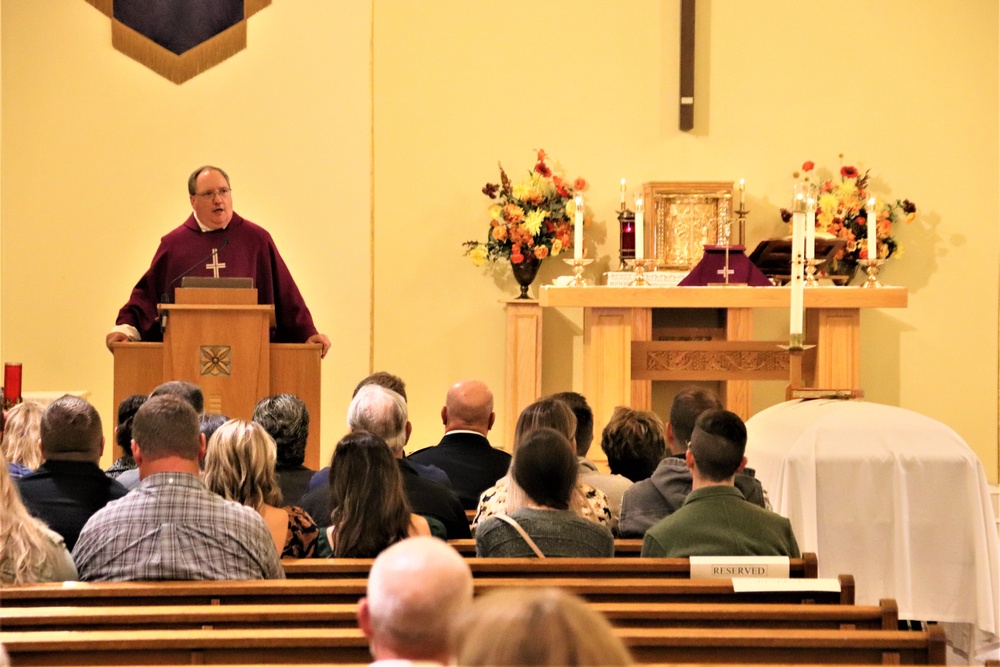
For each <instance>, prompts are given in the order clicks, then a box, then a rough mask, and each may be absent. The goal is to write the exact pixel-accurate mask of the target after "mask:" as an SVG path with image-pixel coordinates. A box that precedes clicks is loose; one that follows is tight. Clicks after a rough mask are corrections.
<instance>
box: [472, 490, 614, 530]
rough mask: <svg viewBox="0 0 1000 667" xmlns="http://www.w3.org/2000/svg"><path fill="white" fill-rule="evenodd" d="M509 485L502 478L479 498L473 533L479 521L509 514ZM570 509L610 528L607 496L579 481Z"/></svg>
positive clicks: (609, 508) (609, 506)
mask: <svg viewBox="0 0 1000 667" xmlns="http://www.w3.org/2000/svg"><path fill="white" fill-rule="evenodd" d="M509 484H510V479H509V477H503V478H501V479H499V480H497V483H496V484H495V485H494V486H491V487H490V488H488V489H486V490H485V491H483V493H482V495H481V496H479V509H478V510H477V511H476V518H475V519H473V520H472V526H471V527H472V532H473V533H475V532H476V528H477V527H478V526H479V522H480V521H483V520H485V519H488V518H489V517H491V516H494V515H496V514H508V513H509V512H508V509H507V492H508V488H509V486H508V485H509ZM570 509H572V510H573V511H574V512H576V513H577V514H579V515H580V516H582V517H583V518H584V519H589V520H590V521H593V522H594V523H599V524H601V525H604V526H607V527H608V528H610V527H611V521H612V520H611V505H610V503H608V496H607V495H606V494H605V493H604V492H603V491H601V490H599V489H595V488H594V487H592V486H590V485H589V484H584V483H583V482H579V481H578V482H577V483H576V490H575V491H574V492H573V498H572V499H571V500H570Z"/></svg>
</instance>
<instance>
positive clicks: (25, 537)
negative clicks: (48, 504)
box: [0, 404, 77, 585]
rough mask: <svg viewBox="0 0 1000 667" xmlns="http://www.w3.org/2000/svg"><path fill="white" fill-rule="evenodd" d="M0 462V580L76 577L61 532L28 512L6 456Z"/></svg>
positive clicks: (7, 581) (9, 581)
mask: <svg viewBox="0 0 1000 667" xmlns="http://www.w3.org/2000/svg"><path fill="white" fill-rule="evenodd" d="M22 405H23V404H22ZM0 462H2V463H3V464H4V465H0V544H2V545H3V548H2V549H0V584H4V585H7V584H30V583H36V582H44V581H76V579H77V573H76V566H75V565H73V559H72V557H70V555H69V551H68V550H67V549H66V543H65V542H63V538H62V536H61V535H59V533H57V532H55V531H53V530H51V529H50V528H49V527H48V526H46V525H45V523H43V522H42V521H39V520H38V519H36V518H35V517H33V516H31V514H30V513H28V510H27V509H26V508H25V506H24V503H22V502H21V496H20V495H19V494H18V492H17V488H16V487H15V485H14V481H13V480H12V479H11V478H10V473H8V472H7V465H6V463H7V461H6V459H4V458H3V457H0Z"/></svg>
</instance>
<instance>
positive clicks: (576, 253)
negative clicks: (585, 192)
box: [573, 195, 583, 259]
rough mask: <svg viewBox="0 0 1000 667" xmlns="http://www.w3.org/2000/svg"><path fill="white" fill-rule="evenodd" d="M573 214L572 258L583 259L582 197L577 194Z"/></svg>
mask: <svg viewBox="0 0 1000 667" xmlns="http://www.w3.org/2000/svg"><path fill="white" fill-rule="evenodd" d="M574 201H575V202H576V213H575V214H574V215H573V259H583V197H582V196H581V195H577V196H576V199H575V200H574Z"/></svg>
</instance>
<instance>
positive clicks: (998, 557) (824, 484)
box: [747, 400, 1000, 635]
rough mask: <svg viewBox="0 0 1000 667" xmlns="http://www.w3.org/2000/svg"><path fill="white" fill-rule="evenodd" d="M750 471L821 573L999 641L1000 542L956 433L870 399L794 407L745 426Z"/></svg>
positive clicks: (917, 614) (983, 486) (905, 611)
mask: <svg viewBox="0 0 1000 667" xmlns="http://www.w3.org/2000/svg"><path fill="white" fill-rule="evenodd" d="M747 431H748V438H749V439H748V442H747V458H748V459H749V463H748V465H749V466H750V467H752V468H755V469H756V471H757V476H758V478H759V479H760V481H761V483H762V484H763V485H764V488H765V489H766V490H767V492H768V494H769V496H770V500H771V504H772V507H773V509H774V511H775V512H777V513H778V514H781V515H783V516H785V517H788V519H790V520H791V522H792V527H793V529H794V530H795V536H796V538H797V540H798V543H799V547H800V548H801V550H802V551H812V552H815V553H816V554H817V557H818V560H819V576H821V577H835V576H837V575H838V574H853V575H854V577H855V583H856V590H857V603H858V604H877V603H878V600H879V598H894V599H895V600H896V601H897V603H898V604H899V615H900V618H902V619H914V620H929V621H940V622H948V623H968V624H972V625H973V626H976V627H978V628H979V629H980V630H982V631H983V632H986V633H990V634H993V635H997V634H1000V544H998V543H1000V540H998V538H997V525H996V519H995V518H994V516H993V507H992V505H991V502H990V496H989V489H988V487H987V483H986V475H985V473H984V472H983V466H982V463H981V462H980V461H979V458H978V457H977V456H976V454H975V453H974V452H973V451H972V450H971V449H970V448H969V446H968V445H966V444H965V442H964V441H963V440H962V439H961V438H960V437H959V436H958V434H957V433H955V432H954V431H953V430H952V429H950V428H949V427H947V426H945V425H944V424H942V423H940V422H938V421H935V420H933V419H930V418H929V417H925V416H923V415H920V414H917V413H915V412H911V411H909V410H904V409H902V408H896V407H892V406H888V405H878V404H876V403H866V402H862V401H834V400H812V401H789V402H786V403H781V404H778V405H776V406H774V407H771V408H768V409H767V410H764V411H762V412H760V413H758V414H756V415H754V416H753V417H752V418H751V419H750V420H749V421H748V422H747Z"/></svg>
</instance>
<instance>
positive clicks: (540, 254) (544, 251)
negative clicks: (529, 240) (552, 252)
mask: <svg viewBox="0 0 1000 667" xmlns="http://www.w3.org/2000/svg"><path fill="white" fill-rule="evenodd" d="M548 255H549V249H548V248H546V247H545V246H543V245H540V246H537V247H536V248H535V257H537V258H538V259H545V258H546V257H548Z"/></svg>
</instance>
